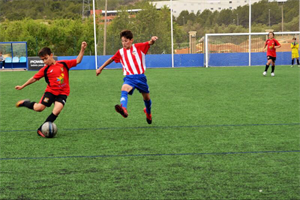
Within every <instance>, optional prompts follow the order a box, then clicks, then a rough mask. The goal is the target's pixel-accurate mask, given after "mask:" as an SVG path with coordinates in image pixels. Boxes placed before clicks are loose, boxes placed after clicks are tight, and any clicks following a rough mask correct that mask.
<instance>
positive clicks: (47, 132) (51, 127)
mask: <svg viewBox="0 0 300 200" xmlns="http://www.w3.org/2000/svg"><path fill="white" fill-rule="evenodd" d="M42 133H43V134H44V136H45V137H46V138H53V137H55V135H56V133H57V126H56V125H55V124H54V123H52V122H45V123H44V124H43V125H42Z"/></svg>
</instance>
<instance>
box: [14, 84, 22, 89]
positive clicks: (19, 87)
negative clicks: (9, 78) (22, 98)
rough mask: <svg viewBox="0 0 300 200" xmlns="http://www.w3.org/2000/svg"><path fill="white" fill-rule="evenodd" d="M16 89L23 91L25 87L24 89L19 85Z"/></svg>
mask: <svg viewBox="0 0 300 200" xmlns="http://www.w3.org/2000/svg"><path fill="white" fill-rule="evenodd" d="M15 89H16V90H22V89H23V87H22V86H19V85H17V86H16V87H15Z"/></svg>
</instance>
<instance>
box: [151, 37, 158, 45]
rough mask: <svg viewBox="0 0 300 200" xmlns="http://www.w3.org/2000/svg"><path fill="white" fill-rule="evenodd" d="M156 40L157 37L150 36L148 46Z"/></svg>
mask: <svg viewBox="0 0 300 200" xmlns="http://www.w3.org/2000/svg"><path fill="white" fill-rule="evenodd" d="M156 40H158V37H157V36H152V37H151V40H150V41H149V44H150V45H152V44H154V43H155V41H156Z"/></svg>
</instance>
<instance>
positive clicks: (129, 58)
mask: <svg viewBox="0 0 300 200" xmlns="http://www.w3.org/2000/svg"><path fill="white" fill-rule="evenodd" d="M120 39H121V41H122V45H123V48H121V49H120V50H118V51H117V52H116V54H115V55H114V56H113V57H111V58H109V59H108V60H107V61H106V62H105V63H104V64H103V65H102V66H101V67H100V68H99V69H97V70H96V75H97V76H98V75H99V74H101V72H102V70H103V69H104V68H105V67H106V66H107V65H109V64H111V63H112V62H113V61H115V62H116V63H119V62H121V64H122V66H123V74H124V75H125V78H124V83H123V85H122V88H121V99H120V105H115V109H116V111H117V112H118V113H120V114H121V115H122V116H123V117H124V118H126V117H128V112H127V102H128V94H130V95H132V94H133V91H134V89H137V90H139V92H140V93H141V94H142V96H143V99H144V103H145V108H144V112H145V114H146V121H147V123H148V124H151V123H152V114H151V104H152V102H151V99H150V94H149V87H148V84H147V78H146V76H145V75H144V72H145V70H146V62H145V55H146V54H147V52H148V50H149V48H150V45H152V44H154V42H155V41H156V40H157V39H158V37H156V36H153V37H152V38H151V39H150V41H147V42H143V43H137V44H133V34H132V32H131V31H129V30H124V31H122V32H121V33H120Z"/></svg>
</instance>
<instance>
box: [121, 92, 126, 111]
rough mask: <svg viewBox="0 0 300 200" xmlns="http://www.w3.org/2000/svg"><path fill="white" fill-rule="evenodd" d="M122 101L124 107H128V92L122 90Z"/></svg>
mask: <svg viewBox="0 0 300 200" xmlns="http://www.w3.org/2000/svg"><path fill="white" fill-rule="evenodd" d="M120 103H121V104H122V107H124V108H126V109H127V103H128V92H126V91H122V92H121V99H120Z"/></svg>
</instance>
